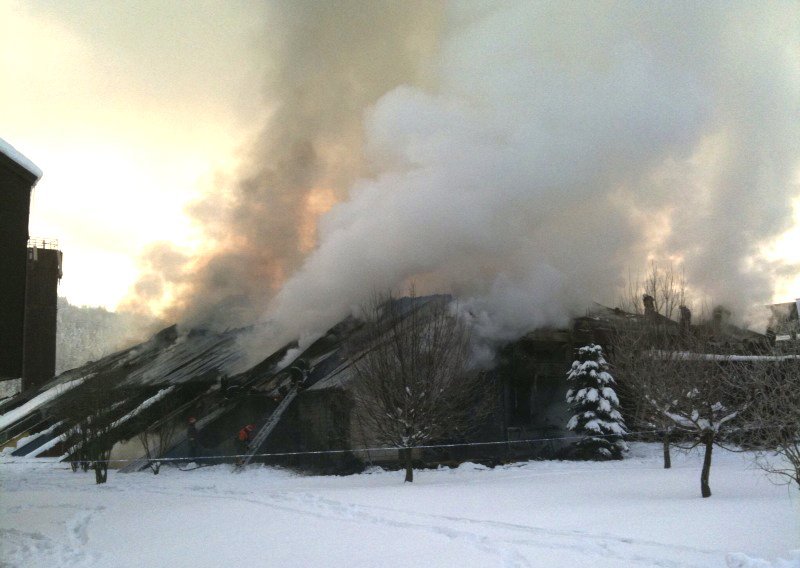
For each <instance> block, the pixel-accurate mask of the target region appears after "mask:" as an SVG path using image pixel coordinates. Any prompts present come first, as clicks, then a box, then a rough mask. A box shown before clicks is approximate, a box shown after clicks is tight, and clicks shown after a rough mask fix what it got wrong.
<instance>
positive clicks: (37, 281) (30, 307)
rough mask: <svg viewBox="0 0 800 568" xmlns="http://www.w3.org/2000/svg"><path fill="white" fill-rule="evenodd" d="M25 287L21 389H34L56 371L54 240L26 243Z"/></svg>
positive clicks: (57, 269) (57, 264) (57, 255)
mask: <svg viewBox="0 0 800 568" xmlns="http://www.w3.org/2000/svg"><path fill="white" fill-rule="evenodd" d="M29 245H30V246H29V247H28V265H27V284H26V287H25V340H24V361H23V366H22V390H28V389H33V388H36V387H38V386H40V385H42V384H43V383H45V382H47V381H48V380H50V379H52V378H53V376H54V375H55V373H56V316H57V311H58V281H59V280H60V279H61V274H62V273H61V258H62V255H61V251H60V250H58V243H57V242H56V241H41V240H35V241H33V240H32V241H31V242H30V243H29Z"/></svg>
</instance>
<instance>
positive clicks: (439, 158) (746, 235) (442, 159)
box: [268, 2, 800, 339]
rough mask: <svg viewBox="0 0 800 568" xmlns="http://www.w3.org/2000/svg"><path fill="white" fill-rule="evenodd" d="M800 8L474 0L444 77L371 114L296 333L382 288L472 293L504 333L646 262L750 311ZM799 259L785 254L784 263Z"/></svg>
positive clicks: (593, 296) (292, 323)
mask: <svg viewBox="0 0 800 568" xmlns="http://www.w3.org/2000/svg"><path fill="white" fill-rule="evenodd" d="M798 21H800V9H798V5H797V4H793V3H759V4H757V5H753V6H750V5H745V4H743V3H739V4H733V5H731V4H729V3H716V4H714V3H695V4H686V3H681V4H656V5H654V4H642V3H616V2H611V3H608V2H602V3H600V2H591V3H533V2H504V3H501V4H492V5H489V6H487V5H483V4H472V3H467V4H464V3H455V4H454V5H451V6H449V7H448V9H447V12H446V18H445V20H444V24H443V26H442V28H441V30H442V31H441V40H440V50H439V52H438V53H437V54H436V57H435V59H434V60H432V61H433V64H434V65H435V73H434V78H435V80H436V83H435V88H428V89H426V88H419V87H415V86H405V85H404V86H400V87H397V88H395V89H393V90H391V91H389V92H387V93H386V94H384V95H383V96H382V97H381V98H380V100H378V101H377V103H376V104H375V105H374V106H372V107H370V108H367V109H364V110H365V114H364V116H365V124H366V133H367V135H366V149H367V157H368V159H369V161H370V164H371V166H372V168H373V171H374V172H376V173H375V175H373V176H371V177H368V178H362V179H360V180H358V181H357V182H356V183H355V184H354V185H353V189H352V191H351V193H350V198H349V200H347V201H345V202H343V203H341V204H339V205H337V206H336V207H335V208H334V209H333V210H332V211H331V212H330V213H329V214H328V215H326V216H325V217H324V218H323V219H322V220H321V223H320V227H319V236H320V244H319V246H318V248H317V249H316V250H315V251H314V252H313V253H312V254H311V255H310V256H309V257H308V258H307V259H306V261H305V262H304V264H303V265H302V267H301V268H300V269H299V270H298V271H297V273H296V274H295V275H294V276H293V277H292V278H291V279H290V280H289V281H288V282H287V283H286V285H285V286H284V287H283V288H282V289H281V291H280V292H279V294H278V295H277V297H276V298H275V300H274V301H273V302H272V303H271V305H270V309H269V311H268V317H269V318H271V319H272V320H274V321H275V322H277V323H278V324H280V325H281V326H284V327H286V328H287V329H290V330H292V331H293V332H295V333H297V332H300V333H301V334H302V333H303V332H305V333H312V335H313V331H319V330H320V329H321V328H323V327H324V326H325V325H328V324H331V323H333V322H335V321H336V320H337V319H338V318H340V317H341V316H342V315H343V314H345V313H347V311H349V310H351V309H352V308H353V306H354V305H357V304H358V302H360V301H361V299H362V298H363V297H364V295H365V293H366V292H367V291H368V290H370V289H372V288H378V289H381V288H392V287H398V286H402V285H403V283H407V282H408V281H410V280H415V281H416V282H417V284H418V287H420V285H421V288H422V289H421V290H419V291H420V292H425V291H426V290H425V289H426V288H427V289H430V290H434V289H438V290H445V291H452V292H455V293H456V294H458V295H459V296H460V297H461V298H462V307H463V308H465V309H466V310H467V311H469V312H470V313H471V314H472V315H473V316H474V317H475V318H476V322H477V323H478V325H479V329H480V330H481V332H482V333H483V334H484V335H486V336H487V337H493V338H499V339H508V338H511V337H514V336H518V335H519V334H521V333H523V332H524V331H526V330H528V329H531V328H532V327H535V326H538V325H559V324H563V323H565V321H566V318H567V317H568V316H569V315H570V314H573V313H576V312H579V311H580V310H582V309H584V308H585V307H586V306H587V305H588V304H589V303H590V301H592V300H599V301H606V302H609V303H612V302H614V298H615V294H616V290H617V289H618V287H619V285H620V284H621V276H623V275H625V274H627V273H628V271H630V270H632V269H633V270H635V269H637V268H639V267H644V266H646V263H647V260H648V259H659V260H662V261H670V262H674V263H677V264H678V266H679V267H681V268H684V269H685V272H686V276H687V279H688V281H689V283H690V285H691V286H692V288H693V290H692V291H693V293H694V294H696V295H697V296H698V297H703V298H709V299H710V301H713V302H724V303H727V304H728V305H730V306H731V307H733V308H734V309H735V310H737V311H738V312H739V313H740V314H744V313H745V312H746V311H747V309H749V308H751V307H752V306H753V305H755V304H757V303H764V302H768V301H769V299H770V296H771V291H772V284H773V278H774V277H775V275H776V270H778V269H780V267H774V266H769V265H766V264H765V263H763V262H758V261H757V260H756V259H757V253H758V250H759V247H760V246H761V245H762V244H763V243H764V242H766V241H768V240H769V239H770V238H772V237H774V236H776V235H778V234H779V233H780V232H781V231H783V230H785V229H786V228H787V224H788V223H789V220H790V215H791V206H790V201H791V199H792V197H793V196H797V195H798V193H800V192H798V186H797V184H796V182H797V173H798V166H800V139H799V137H798V133H799V132H800V131H799V130H798V122H797V117H798V116H800V112H798V111H800V108H799V107H798V101H800V57H798V55H800V38H799V37H798V36H799V35H800V27H798V26H797V25H796V24H797V22H798ZM784 268H785V267H784Z"/></svg>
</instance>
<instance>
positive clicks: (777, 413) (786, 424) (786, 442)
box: [745, 356, 800, 489]
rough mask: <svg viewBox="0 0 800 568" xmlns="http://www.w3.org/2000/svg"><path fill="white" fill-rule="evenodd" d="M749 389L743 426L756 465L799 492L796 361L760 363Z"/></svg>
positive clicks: (799, 369) (799, 363)
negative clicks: (796, 488) (794, 487)
mask: <svg viewBox="0 0 800 568" xmlns="http://www.w3.org/2000/svg"><path fill="white" fill-rule="evenodd" d="M751 385H752V389H751V392H750V396H749V398H750V405H749V407H748V409H747V411H746V413H745V424H746V426H747V429H748V441H749V443H751V444H756V445H757V447H758V448H759V451H758V453H757V457H756V464H757V465H758V466H759V467H760V468H761V469H763V470H764V471H765V472H767V473H768V474H770V475H771V476H773V477H774V478H776V479H778V480H783V481H784V482H786V483H795V484H797V487H798V489H800V357H798V356H794V357H793V356H784V357H780V358H776V359H775V360H768V361H764V362H763V363H762V364H761V365H759V367H758V369H757V371H756V372H754V378H753V381H752V383H751Z"/></svg>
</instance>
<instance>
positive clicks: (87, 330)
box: [56, 298, 161, 373]
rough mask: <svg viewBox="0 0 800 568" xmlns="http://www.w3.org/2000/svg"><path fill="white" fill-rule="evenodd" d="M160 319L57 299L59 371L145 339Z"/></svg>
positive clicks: (57, 364)
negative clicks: (78, 304) (74, 304)
mask: <svg viewBox="0 0 800 568" xmlns="http://www.w3.org/2000/svg"><path fill="white" fill-rule="evenodd" d="M159 326H161V322H159V321H157V320H154V319H152V318H148V317H145V316H141V315H136V314H131V313H124V312H109V311H108V310H106V309H104V308H93V307H87V306H73V305H72V304H70V303H69V302H68V301H67V299H66V298H59V299H58V331H57V332H56V373H62V372H64V371H67V370H69V369H74V368H75V367H78V366H80V365H82V364H83V363H85V362H87V361H95V360H97V359H99V358H100V357H103V356H105V355H108V354H110V353H113V352H114V351H118V350H120V349H123V348H125V347H128V346H129V345H132V344H134V343H138V342H140V341H142V340H143V339H146V338H147V337H148V336H149V335H150V334H152V333H153V332H154V331H155V330H157V329H158V328H159Z"/></svg>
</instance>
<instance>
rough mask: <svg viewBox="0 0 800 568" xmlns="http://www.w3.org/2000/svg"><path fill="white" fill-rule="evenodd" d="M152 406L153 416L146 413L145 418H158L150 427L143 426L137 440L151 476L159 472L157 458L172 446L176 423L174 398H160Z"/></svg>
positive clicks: (159, 465) (159, 463)
mask: <svg viewBox="0 0 800 568" xmlns="http://www.w3.org/2000/svg"><path fill="white" fill-rule="evenodd" d="M154 406H155V407H156V408H155V414H154V415H153V414H151V413H148V414H147V416H148V417H149V418H150V419H152V417H153V416H156V417H158V418H157V420H156V422H155V423H153V424H152V425H150V426H147V425H145V424H143V426H144V429H143V430H142V431H141V432H140V433H139V435H138V438H139V441H140V442H141V444H142V447H143V448H144V453H145V457H146V458H147V464H148V466H149V467H150V469H151V471H152V472H153V474H155V475H158V472H159V471H160V470H161V462H160V461H159V460H158V459H157V458H160V457H161V456H163V455H164V452H166V451H167V450H169V448H170V447H171V446H172V440H173V439H174V438H175V432H176V430H177V427H178V421H177V420H176V418H175V412H174V411H175V410H176V405H175V399H174V398H172V397H165V398H162V399H161V400H159V401H158V402H157V403H156V404H155V405H154Z"/></svg>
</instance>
